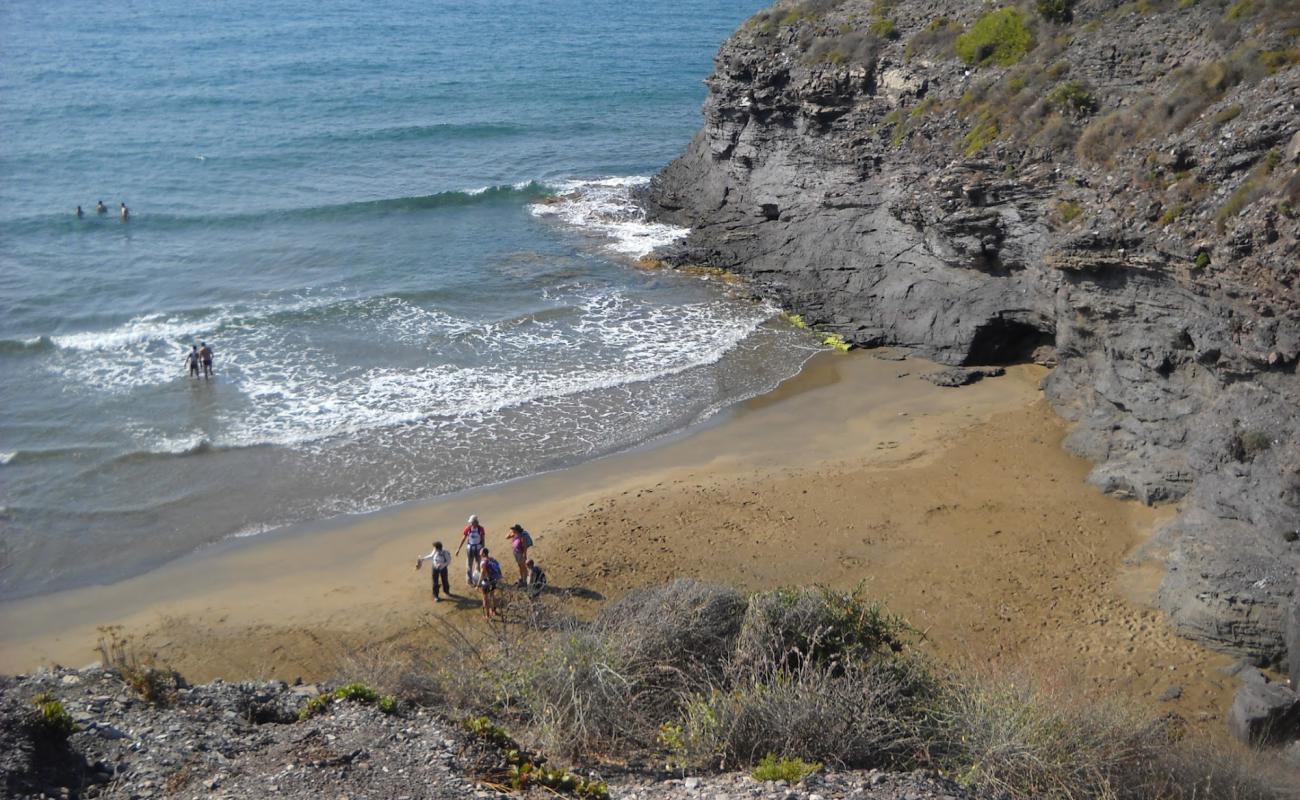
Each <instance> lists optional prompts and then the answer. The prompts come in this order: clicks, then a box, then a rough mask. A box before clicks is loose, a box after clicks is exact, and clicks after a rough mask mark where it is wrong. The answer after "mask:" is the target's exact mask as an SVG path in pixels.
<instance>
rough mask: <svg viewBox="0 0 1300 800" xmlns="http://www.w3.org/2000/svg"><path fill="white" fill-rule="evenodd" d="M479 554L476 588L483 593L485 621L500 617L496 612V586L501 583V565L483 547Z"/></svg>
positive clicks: (498, 612) (497, 611)
mask: <svg viewBox="0 0 1300 800" xmlns="http://www.w3.org/2000/svg"><path fill="white" fill-rule="evenodd" d="M480 552H481V553H482V555H483V560H482V561H480V562H479V567H478V575H479V578H478V588H479V590H480V591H481V592H483V616H484V617H485V618H487V619H491V618H492V617H499V616H501V612H500V611H499V610H497V598H496V591H497V584H498V583H499V582H500V581H501V564H500V563H498V562H497V560H496V559H495V558H493V557H492V555H491V554H490V553H488V549H487V548H486V547H484V548H483V549H482V550H480Z"/></svg>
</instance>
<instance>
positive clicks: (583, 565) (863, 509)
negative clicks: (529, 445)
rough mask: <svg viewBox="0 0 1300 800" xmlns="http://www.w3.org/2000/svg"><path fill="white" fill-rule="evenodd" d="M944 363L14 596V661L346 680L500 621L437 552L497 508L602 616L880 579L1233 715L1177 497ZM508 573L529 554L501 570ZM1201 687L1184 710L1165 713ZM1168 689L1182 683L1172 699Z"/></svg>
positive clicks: (8, 620)
mask: <svg viewBox="0 0 1300 800" xmlns="http://www.w3.org/2000/svg"><path fill="white" fill-rule="evenodd" d="M935 368H936V367H935V365H933V364H930V363H928V362H924V361H920V360H915V359H908V360H906V361H886V360H882V359H879V358H875V357H873V355H872V354H871V353H864V352H855V353H850V354H848V355H839V354H826V355H822V356H818V357H817V358H816V359H814V360H813V361H812V362H811V363H810V364H809V365H808V367H807V368H806V369H805V370H804V371H803V373H801V374H800V375H799V376H797V377H796V378H794V379H792V380H790V381H788V382H787V383H786V384H784V385H783V386H782V387H780V388H779V389H778V390H777V391H776V392H774V393H772V394H769V395H766V396H763V397H761V398H757V399H755V400H753V401H750V402H748V403H746V404H743V405H742V406H741V407H740V408H738V409H735V410H734V411H732V412H730V413H728V414H727V415H726V416H725V417H724V418H723V419H721V420H719V421H717V422H715V423H713V424H711V425H707V426H704V427H702V428H700V429H698V430H695V431H693V432H691V433H690V434H689V435H685V436H679V437H676V438H674V439H672V440H670V441H666V442H661V443H656V444H652V445H649V446H644V447H642V448H639V449H637V450H635V451H632V452H628V453H624V454H620V455H617V456H612V457H608V458H604V459H600V460H598V461H593V462H588V463H586V464H582V465H579V466H576V467H573V468H570V469H567V470H563V471H560V472H555V473H551V474H546V475H542V476H538V477H534V478H530V479H526V480H521V481H515V482H512V483H508V484H504V485H500V486H496V487H492V488H488V489H484V490H480V491H476V492H471V493H466V494H462V495H458V496H454V497H452V498H448V499H444V500H441V501H436V502H430V503H422V504H412V505H408V506H405V507H402V508H399V509H395V510H392V511H388V512H384V513H380V514H374V515H370V516H366V517H359V518H353V519H350V520H346V521H343V522H341V523H339V522H336V523H333V524H330V525H327V526H315V527H314V528H308V529H305V530H301V531H293V532H288V533H284V534H279V535H270V536H264V537H258V538H252V539H247V540H241V541H239V542H234V543H231V544H230V545H229V546H228V547H224V548H222V549H220V550H214V551H209V552H204V553H199V554H196V555H194V556H191V557H188V558H185V559H181V560H179V561H176V562H173V563H171V564H169V565H167V566H165V567H163V568H161V569H158V570H155V571H153V572H150V573H148V574H145V575H143V576H140V577H138V578H135V579H131V580H128V581H124V582H121V583H118V584H114V585H109V586H100V587H91V588H85V589H79V590H75V591H69V592H63V593H59V594H53V595H45V596H40V597H35V598H30V599H25V600H22V601H15V602H10V603H6V604H3V605H0V669H3V670H4V671H5V672H22V671H27V670H31V669H34V668H35V667H37V666H38V665H40V664H49V663H62V664H67V665H73V666H80V665H83V664H87V663H90V662H92V661H94V660H95V658H96V656H95V652H94V645H95V642H96V639H97V636H98V629H99V628H101V627H103V626H109V625H115V626H122V627H123V630H124V631H125V632H126V633H127V634H129V635H130V636H132V638H133V640H134V641H135V642H136V643H137V644H138V645H139V647H140V648H141V649H142V651H145V652H152V653H156V654H157V657H158V660H159V661H160V662H162V663H166V664H169V665H172V666H174V667H175V668H176V669H178V670H180V671H181V672H182V673H183V674H185V675H186V676H187V677H188V678H189V679H190V680H192V681H202V680H207V679H211V678H214V677H223V678H227V679H236V678H241V677H277V678H284V679H289V680H292V679H294V678H297V677H302V678H305V679H308V680H310V679H314V678H324V677H330V676H331V675H332V674H333V673H334V672H335V670H336V669H337V665H338V663H339V659H340V658H341V657H342V656H343V655H345V654H346V653H347V652H349V651H354V650H356V649H359V648H367V649H372V650H373V649H374V648H375V647H377V646H378V645H380V644H382V643H392V642H402V643H407V642H424V643H428V644H436V642H437V640H438V638H439V637H441V636H443V635H445V634H444V632H443V630H442V629H440V623H442V622H450V623H452V624H465V625H477V624H482V623H481V622H480V616H479V615H478V612H477V601H476V598H466V597H465V596H464V595H465V594H467V590H466V588H465V585H464V573H463V566H462V565H463V561H460V560H458V561H454V562H453V568H452V570H451V576H452V580H453V590H454V591H457V592H458V593H460V594H461V595H462V596H461V598H460V599H459V600H458V601H456V602H444V603H441V604H437V605H435V604H434V603H433V602H432V600H431V597H430V592H429V585H428V580H429V577H428V572H427V571H424V572H419V573H417V572H415V571H414V570H413V562H414V558H415V556H417V555H419V554H421V553H423V552H426V551H427V550H428V546H429V543H430V542H431V540H432V539H434V538H440V539H442V540H443V541H444V542H445V543H449V544H450V545H451V546H452V547H453V548H454V545H455V542H456V541H457V540H458V539H459V535H460V534H459V532H460V529H461V527H462V526H463V524H464V520H465V518H466V517H467V516H468V515H469V514H470V513H471V512H474V513H478V514H479V515H480V516H481V517H482V519H483V521H484V524H485V525H486V527H487V530H488V535H489V545H491V546H493V547H495V548H498V549H500V550H502V551H504V549H505V548H506V546H507V545H506V540H505V534H506V531H507V526H508V525H510V524H511V523H513V522H516V521H517V522H521V523H522V524H523V525H524V526H525V527H527V528H528V529H529V530H530V531H532V533H533V536H534V539H535V541H536V549H535V551H534V554H535V556H536V558H537V559H538V561H539V562H540V563H542V564H543V566H544V567H545V568H546V569H547V572H548V574H549V575H550V578H551V581H552V583H553V584H554V585H555V586H557V587H560V588H571V589H580V590H582V591H581V592H579V593H577V595H576V596H575V597H574V598H573V599H572V600H570V601H569V602H570V603H571V604H572V605H573V607H574V610H575V611H577V612H578V613H579V614H582V613H590V611H591V610H593V609H594V608H595V607H597V605H598V604H599V603H600V602H601V601H602V599H608V598H614V597H617V596H619V595H620V594H622V593H624V592H626V591H628V590H629V589H632V588H634V587H636V586H639V585H644V584H649V583H656V582H662V581H666V580H669V579H671V578H673V577H678V576H690V577H697V578H701V579H705V580H713V581H721V582H727V583H733V584H736V585H740V586H743V587H745V588H749V589H765V588H772V587H776V586H781V585H795V584H805V583H825V584H829V585H832V586H836V587H843V588H849V587H853V586H855V585H857V584H859V583H863V584H864V585H865V588H866V591H867V592H868V593H869V594H870V595H872V596H874V597H878V598H880V599H881V600H883V601H884V602H885V603H886V604H887V605H888V606H889V607H890V609H892V610H894V611H896V612H898V613H900V614H902V615H904V616H905V617H906V618H908V619H909V620H910V621H911V623H912V624H913V625H914V626H915V627H916V628H917V629H918V630H919V631H921V632H923V635H924V646H925V647H927V648H931V649H933V651H934V652H935V653H936V654H937V655H938V656H939V657H941V658H943V659H944V660H946V661H947V662H948V663H951V664H957V665H961V664H971V665H985V666H986V665H989V664H992V665H994V667H995V668H998V669H1008V670H1010V669H1021V668H1025V669H1028V670H1030V671H1032V672H1035V673H1037V674H1039V675H1047V676H1050V677H1053V678H1060V679H1063V680H1070V681H1078V680H1083V681H1086V682H1088V683H1089V684H1090V685H1092V686H1095V687H1097V688H1099V689H1104V690H1109V691H1114V692H1117V693H1123V694H1128V695H1130V696H1132V697H1134V698H1135V699H1137V700H1139V701H1141V702H1145V703H1150V704H1151V705H1152V706H1158V707H1159V708H1161V709H1165V710H1170V711H1176V712H1178V713H1179V714H1181V715H1182V716H1183V717H1184V718H1186V719H1188V720H1189V721H1190V722H1193V723H1208V722H1210V721H1211V720H1216V719H1218V717H1219V715H1220V714H1221V713H1222V710H1223V709H1224V708H1225V707H1226V703H1227V701H1228V698H1229V696H1230V693H1231V689H1232V681H1231V679H1230V678H1229V677H1228V676H1226V675H1224V674H1222V673H1221V672H1219V671H1218V668H1219V667H1222V666H1223V665H1225V664H1226V663H1228V659H1227V658H1225V657H1223V656H1219V655H1216V654H1213V653H1210V652H1209V651H1207V650H1204V649H1203V648H1200V647H1199V646H1197V645H1195V644H1192V643H1191V642H1189V641H1186V640H1184V639H1181V638H1179V637H1177V636H1176V635H1175V634H1174V633H1173V632H1172V631H1171V630H1170V629H1169V627H1168V626H1167V624H1166V622H1165V621H1164V619H1163V618H1162V616H1161V615H1160V614H1159V613H1158V612H1156V611H1155V610H1153V609H1151V608H1150V607H1149V605H1147V603H1146V600H1147V598H1148V597H1149V594H1150V592H1151V591H1152V590H1153V589H1154V587H1155V583H1156V581H1157V580H1158V578H1159V572H1158V570H1156V569H1155V568H1154V567H1153V566H1152V565H1146V564H1140V563H1134V562H1133V561H1132V560H1131V559H1130V556H1131V554H1132V553H1133V552H1134V550H1135V548H1136V547H1138V546H1139V545H1140V544H1141V543H1142V542H1143V541H1144V540H1145V539H1146V538H1147V537H1148V536H1149V534H1150V533H1151V531H1152V530H1153V529H1154V527H1155V526H1157V525H1158V524H1159V523H1160V522H1161V521H1162V520H1164V519H1167V518H1169V517H1170V516H1171V515H1172V510H1171V509H1150V508H1146V507H1143V506H1141V505H1139V504H1137V503H1134V502H1128V501H1122V500H1117V499H1113V498H1109V497H1106V496H1103V495H1102V494H1101V493H1100V492H1098V491H1097V490H1096V489H1094V488H1093V487H1091V486H1089V485H1087V484H1086V483H1085V480H1084V478H1085V476H1086V474H1087V472H1088V468H1089V465H1088V463H1087V462H1085V461H1083V460H1082V459H1079V458H1076V457H1074V456H1071V455H1070V454H1068V453H1066V452H1065V451H1064V450H1062V449H1061V446H1060V443H1061V440H1062V438H1063V437H1064V435H1065V433H1066V432H1067V431H1068V424H1067V423H1066V422H1064V421H1063V420H1061V419H1060V418H1058V417H1056V416H1055V415H1054V414H1053V412H1052V410H1051V409H1050V407H1049V406H1048V405H1047V403H1046V402H1045V400H1044V399H1043V398H1042V396H1041V393H1040V391H1039V389H1038V386H1039V382H1040V381H1041V379H1042V377H1043V375H1044V374H1046V373H1045V370H1044V369H1042V368H1039V367H1034V366H1017V367H1013V368H1011V369H1009V370H1008V373H1007V375H1006V376H1004V377H1001V378H996V379H989V380H985V381H982V382H980V383H978V384H975V385H972V386H968V387H964V388H960V389H944V388H938V387H935V386H932V385H931V384H930V383H928V382H926V381H924V380H921V379H920V375H922V374H924V373H925V372H928V371H930V370H933V369H935ZM503 563H505V564H506V566H507V568H509V567H511V566H512V565H511V564H510V563H509V560H508V559H505V560H503ZM1174 688H1177V689H1178V690H1179V691H1180V694H1179V696H1177V697H1176V698H1174V699H1169V700H1162V699H1160V698H1161V696H1162V695H1164V694H1165V693H1166V692H1167V691H1169V690H1172V689H1174ZM1170 694H1174V692H1172V691H1170Z"/></svg>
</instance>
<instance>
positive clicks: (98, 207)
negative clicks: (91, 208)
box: [95, 200, 108, 214]
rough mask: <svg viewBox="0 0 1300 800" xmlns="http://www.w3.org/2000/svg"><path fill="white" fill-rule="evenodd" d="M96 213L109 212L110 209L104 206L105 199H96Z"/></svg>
mask: <svg viewBox="0 0 1300 800" xmlns="http://www.w3.org/2000/svg"><path fill="white" fill-rule="evenodd" d="M95 213H96V214H107V213H108V209H107V208H105V207H104V201H103V200H96V201H95Z"/></svg>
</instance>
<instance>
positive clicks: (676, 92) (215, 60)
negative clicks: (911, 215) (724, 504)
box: [0, 0, 809, 597]
mask: <svg viewBox="0 0 1300 800" xmlns="http://www.w3.org/2000/svg"><path fill="white" fill-rule="evenodd" d="M762 5H763V3H762V2H761V0H754V1H753V2H740V1H739V0H723V1H722V2H708V3H705V2H699V3H667V2H645V3H637V4H622V3H578V2H572V1H571V0H558V1H554V2H546V3H518V4H502V3H487V2H461V3H456V4H446V5H444V4H438V3H434V4H429V3H412V2H394V3H386V4H370V3H366V4H360V3H358V4H353V3H347V2H332V1H328V0H327V2H313V3H310V4H308V3H305V2H300V1H293V0H290V1H288V2H271V3H266V2H259V3H252V2H244V1H241V0H236V2H229V3H222V4H219V5H218V4H211V6H210V7H209V6H200V7H187V6H182V5H178V4H174V3H161V2H148V1H146V2H127V3H120V4H76V3H70V2H63V1H62V0H54V1H53V2H45V3H40V4H36V3H17V4H6V5H5V6H4V8H3V9H0V31H3V33H2V34H0V36H2V37H3V45H4V46H3V50H2V51H0V66H2V67H3V68H2V69H0V142H3V145H2V147H0V505H3V511H0V524H3V539H2V540H0V541H2V545H3V552H2V554H0V555H2V557H3V562H2V566H0V596H3V597H14V596H21V595H26V594H32V593H36V592H42V591H49V590H53V589H58V588H64V587H68V586H75V585H79V584H84V583H87V582H94V581H111V580H115V579H118V578H121V577H124V576H127V575H130V574H134V573H138V572H140V571H143V570H146V569H149V568H150V567H152V566H155V565H157V564H160V563H162V562H164V561H166V560H168V559H171V558H175V557H177V556H180V555H184V554H186V553H190V552H193V551H194V550H196V549H200V548H202V547H203V546H204V545H206V544H210V543H212V542H216V541H219V540H221V539H224V538H227V537H231V536H248V535H256V534H258V533H261V532H264V531H267V530H271V529H274V528H275V527H278V526H282V525H286V524H291V523H295V522H302V521H307V520H314V519H323V518H327V517H332V516H337V515H339V514H351V513H359V512H364V511H369V510H373V509H377V508H382V507H384V506H387V505H391V504H394V503H397V502H402V501H405V500H410V499H417V498H426V497H433V496H437V495H440V494H445V493H448V492H452V491H457V490H460V489H464V488H469V487H474V486H480V485H485V484H489V483H494V482H498V481H501V480H506V479H509V478H513V477H518V476H521V475H526V474H530V473H535V472H538V471H542V470H547V469H553V468H556V467H560V466H564V465H566V464H571V463H574V462H576V461H578V460H582V459H586V458H592V457H595V456H599V455H602V454H605V453H609V452H613V451H616V450H619V449H624V448H627V447H629V446H632V445H635V444H637V443H639V442H642V441H645V440H647V439H651V438H654V437H656V436H660V435H663V434H665V433H669V432H672V431H677V430H681V429H682V428H684V427H686V426H688V425H690V424H692V423H694V422H697V421H699V420H701V419H703V418H706V417H708V416H709V415H711V414H713V413H715V412H716V411H717V410H719V409H721V408H724V407H726V406H727V405H729V404H732V403H734V402H736V401H737V400H739V399H742V398H745V397H749V396H752V395H754V394H757V393H759V392H762V391H766V390H767V389H769V388H771V387H772V386H774V385H775V384H776V383H777V382H779V381H780V380H782V379H783V378H785V377H788V376H789V375H790V374H793V373H794V372H795V371H797V370H798V368H799V365H800V364H801V363H802V362H803V360H804V359H805V358H806V357H807V355H808V352H809V350H808V347H809V344H808V342H807V340H806V339H804V338H802V337H801V335H799V334H798V333H796V332H794V331H791V330H789V329H788V328H786V327H783V326H780V325H778V324H776V323H775V322H774V321H773V319H772V316H773V309H771V308H767V307H764V306H762V305H759V304H756V303H754V302H752V301H750V300H748V299H746V298H744V297H739V296H733V295H731V294H729V293H728V292H727V291H726V289H725V287H723V286H720V285H718V284H717V282H714V281H708V280H702V279H700V278H698V277H693V276H686V275H678V274H666V273H662V272H654V271H646V270H641V269H638V268H637V267H636V264H635V259H636V257H637V256H639V255H641V254H643V253H645V252H647V251H648V250H649V249H650V248H651V247H653V246H654V245H655V244H658V243H663V242H667V241H671V240H672V239H673V238H674V237H676V236H678V235H680V234H681V233H682V232H681V231H680V230H676V229H672V228H667V227H663V226H656V225H650V224H647V223H645V222H644V221H643V220H642V219H641V217H640V214H639V212H638V211H637V209H636V207H635V204H634V203H633V202H632V194H633V192H634V190H635V187H636V186H637V185H639V184H640V183H642V182H643V181H644V176H647V175H650V174H652V173H653V172H654V171H655V170H657V169H658V168H660V167H661V166H663V165H664V164H665V163H667V162H668V161H669V160H670V159H671V158H672V157H674V156H675V155H676V154H677V153H678V152H680V150H681V149H682V148H683V147H684V146H685V144H686V142H687V141H688V140H689V138H690V136H691V135H692V133H693V132H694V130H695V129H696V128H697V127H698V125H699V121H700V120H699V106H700V103H701V102H702V100H703V97H704V88H703V86H702V84H701V81H702V79H703V78H704V77H706V76H707V74H708V72H709V70H710V60H711V58H712V55H713V53H714V52H715V50H716V48H717V46H718V44H719V43H720V42H721V41H722V40H723V39H724V38H725V37H726V36H727V35H728V34H729V33H730V32H731V31H732V30H733V29H734V28H735V27H736V26H737V25H738V24H740V23H741V22H742V21H743V20H744V19H745V18H746V17H747V16H748V15H749V14H751V13H752V12H754V11H756V10H757V9H758V8H759V7H761V6H762ZM101 199H102V200H103V201H104V203H105V204H106V205H107V206H109V208H110V213H109V214H106V215H104V216H99V215H96V214H95V213H94V211H93V207H94V204H95V202H96V201H97V200H101ZM121 202H125V203H126V204H127V205H128V206H129V207H130V209H131V218H130V220H129V221H127V222H121V221H119V219H118V217H117V214H116V209H117V207H118V204H119V203H121ZM78 204H79V205H81V206H82V207H83V209H85V211H86V216H85V217H84V218H82V219H77V218H76V217H75V216H74V215H73V213H72V211H73V208H74V207H75V206H76V205H78ZM198 340H206V341H208V342H209V343H210V344H212V346H213V348H214V350H215V352H216V376H215V378H214V379H213V380H211V381H203V380H194V379H191V378H189V377H187V375H186V374H185V370H184V365H183V354H184V351H185V350H187V349H188V348H189V345H190V344H191V343H193V342H195V341H198Z"/></svg>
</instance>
